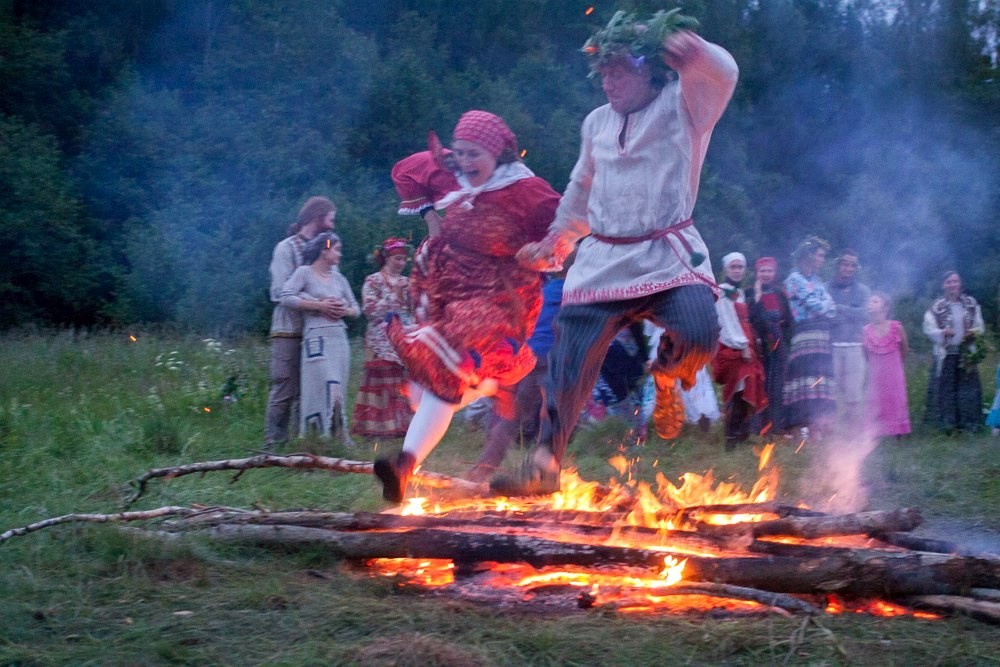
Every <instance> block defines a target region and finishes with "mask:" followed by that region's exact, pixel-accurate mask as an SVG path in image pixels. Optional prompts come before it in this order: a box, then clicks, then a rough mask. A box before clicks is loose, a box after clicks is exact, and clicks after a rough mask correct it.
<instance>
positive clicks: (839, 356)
mask: <svg viewBox="0 0 1000 667" xmlns="http://www.w3.org/2000/svg"><path fill="white" fill-rule="evenodd" d="M853 258H854V255H853V254H852V253H843V254H841V256H840V257H839V258H837V264H838V265H839V264H840V263H841V262H844V261H851V260H852V259H853ZM826 290H827V291H828V292H829V293H830V296H831V297H832V298H833V302H834V303H835V304H837V309H836V314H835V315H834V317H833V321H832V324H831V329H830V344H831V346H832V348H833V349H832V353H833V376H834V377H835V378H836V380H837V384H836V391H837V403H838V404H839V406H840V412H841V414H840V420H841V423H843V424H845V425H846V426H847V427H848V428H850V427H851V425H853V424H857V422H858V421H859V420H860V419H861V417H862V409H861V406H862V405H863V403H862V401H863V400H864V397H865V376H866V374H867V372H868V369H867V363H866V362H865V353H864V349H863V348H862V340H861V330H862V329H863V328H864V327H865V325H866V324H867V322H868V313H867V311H866V310H865V304H867V303H868V297H870V296H871V290H870V289H869V288H868V286H867V285H864V284H862V283H860V282H858V281H857V280H856V279H855V278H853V277H851V278H850V279H843V278H841V277H840V276H839V275H837V276H834V277H833V278H832V279H831V280H830V281H829V282H828V283H827V285H826Z"/></svg>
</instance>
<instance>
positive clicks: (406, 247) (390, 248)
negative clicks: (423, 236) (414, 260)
mask: <svg viewBox="0 0 1000 667" xmlns="http://www.w3.org/2000/svg"><path fill="white" fill-rule="evenodd" d="M381 250H382V254H383V255H385V256H386V257H392V256H393V255H407V254H409V252H410V244H409V243H407V242H406V239H400V238H395V237H389V238H387V239H386V240H385V241H382V246H381Z"/></svg>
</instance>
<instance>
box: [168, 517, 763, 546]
mask: <svg viewBox="0 0 1000 667" xmlns="http://www.w3.org/2000/svg"><path fill="white" fill-rule="evenodd" d="M468 514H471V513H468ZM574 514H576V513H574ZM184 523H185V524H186V525H200V526H214V525H221V524H223V523H225V524H230V525H269V526H299V527H308V528H323V529H326V530H339V531H384V530H412V529H415V528H432V529H438V530H454V531H461V532H484V531H490V532H492V533H496V532H497V531H499V530H503V531H507V532H510V531H517V532H518V533H519V534H522V535H527V536H531V535H552V534H554V533H562V534H564V535H567V536H570V535H574V536H579V537H586V538H589V539H591V540H592V541H594V542H600V541H606V540H609V539H612V538H618V539H626V540H628V539H631V540H634V541H641V542H643V543H645V544H653V545H656V544H669V545H672V546H674V547H676V548H685V549H695V550H700V551H708V552H723V551H737V550H740V551H741V550H744V549H745V548H746V547H747V546H748V545H749V543H750V539H747V540H745V541H744V540H743V539H733V538H732V537H730V536H729V535H727V534H724V533H718V534H713V533H708V534H701V533H696V532H692V531H684V530H658V529H656V528H646V527H643V526H620V527H619V526H612V525H603V526H602V525H597V524H587V523H562V522H556V521H538V520H533V519H507V518H502V517H497V516H491V515H490V514H489V513H486V514H485V515H479V516H476V515H462V516H458V517H452V516H450V515H448V516H427V515H420V516H401V515H398V514H375V513H371V512H356V513H339V512H230V511H227V512H212V513H201V514H199V515H197V516H193V517H191V518H190V520H186V521H185V522H184ZM742 537H747V538H749V533H744V534H743V535H740V536H737V538H742Z"/></svg>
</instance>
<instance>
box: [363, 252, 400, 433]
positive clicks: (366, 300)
mask: <svg viewBox="0 0 1000 667" xmlns="http://www.w3.org/2000/svg"><path fill="white" fill-rule="evenodd" d="M409 249H410V247H409V245H408V244H407V243H406V241H405V240H403V239H397V238H390V239H386V240H385V241H384V242H383V243H382V244H381V245H380V246H379V247H378V249H377V250H376V258H377V259H376V261H377V262H381V263H382V264H383V265H384V263H385V260H386V259H387V258H389V257H392V256H394V255H407V254H409ZM361 309H362V312H363V313H364V316H365V319H366V320H368V327H367V328H366V329H365V363H364V369H363V371H362V375H361V384H360V386H359V387H358V393H357V398H356V400H355V403H354V418H353V419H352V420H351V424H352V425H351V433H352V434H354V435H360V436H365V437H370V438H376V437H383V438H384V437H389V438H395V437H402V436H404V435H406V427H407V426H409V424H410V418H411V416H412V414H413V413H412V411H411V410H410V405H409V403H408V402H407V400H406V395H405V394H406V380H407V377H406V369H405V368H403V364H402V362H401V361H400V360H399V355H397V354H396V350H395V349H393V347H392V343H390V342H389V337H388V336H387V335H386V331H385V326H383V324H384V322H385V318H386V316H387V315H388V314H389V313H396V314H397V315H399V317H400V319H401V320H402V321H403V322H404V323H408V322H410V321H411V320H412V316H411V312H412V309H411V308H410V298H409V280H408V279H407V277H406V276H403V275H400V276H395V277H393V276H391V275H389V274H388V273H386V271H385V269H384V268H381V270H379V271H377V272H375V273H373V274H371V275H369V276H368V277H366V278H365V282H364V285H363V286H362V287H361Z"/></svg>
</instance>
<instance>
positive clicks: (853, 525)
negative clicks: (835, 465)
mask: <svg viewBox="0 0 1000 667" xmlns="http://www.w3.org/2000/svg"><path fill="white" fill-rule="evenodd" d="M921 523H923V518H922V517H921V516H920V512H919V511H918V510H916V509H912V508H906V509H899V510H890V511H873V512H857V513H855V514H843V515H840V516H818V517H803V516H796V517H785V518H782V519H774V520H772V521H762V522H760V523H755V524H753V534H754V536H755V537H767V536H776V535H780V536H783V537H801V538H804V539H807V540H814V539H817V538H820V537H833V536H838V535H869V534H872V533H891V532H895V531H906V530H913V529H914V528H916V527H917V526H919V525H920V524H921Z"/></svg>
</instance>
